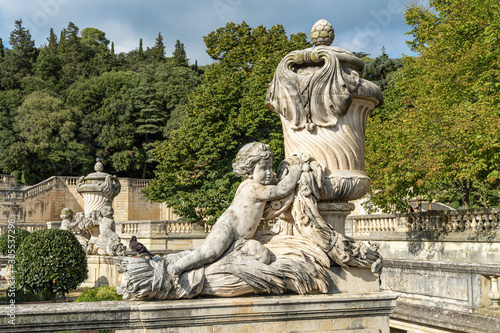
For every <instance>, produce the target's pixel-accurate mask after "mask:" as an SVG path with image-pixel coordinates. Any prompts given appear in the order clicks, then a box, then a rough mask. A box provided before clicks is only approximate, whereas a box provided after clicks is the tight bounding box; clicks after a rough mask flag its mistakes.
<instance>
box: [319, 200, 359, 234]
mask: <svg viewBox="0 0 500 333" xmlns="http://www.w3.org/2000/svg"><path fill="white" fill-rule="evenodd" d="M353 210H354V204H352V203H349V202H319V203H318V211H319V214H320V215H321V217H322V218H323V220H324V221H325V222H326V223H328V224H329V225H330V226H332V227H333V230H335V231H336V232H340V233H341V234H343V235H345V219H346V218H347V215H349V214H350V213H351V212H352V211H353Z"/></svg>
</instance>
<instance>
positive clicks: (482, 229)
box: [477, 212, 484, 232]
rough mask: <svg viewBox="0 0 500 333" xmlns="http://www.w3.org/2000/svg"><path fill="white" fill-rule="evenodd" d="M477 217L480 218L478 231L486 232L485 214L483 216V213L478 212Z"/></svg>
mask: <svg viewBox="0 0 500 333" xmlns="http://www.w3.org/2000/svg"><path fill="white" fill-rule="evenodd" d="M477 217H478V222H477V231H479V232H481V231H484V221H483V214H481V212H478V213H477Z"/></svg>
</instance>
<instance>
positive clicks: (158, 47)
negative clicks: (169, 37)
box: [151, 32, 165, 62]
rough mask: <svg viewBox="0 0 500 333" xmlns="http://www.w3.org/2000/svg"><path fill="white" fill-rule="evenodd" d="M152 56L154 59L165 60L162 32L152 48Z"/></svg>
mask: <svg viewBox="0 0 500 333" xmlns="http://www.w3.org/2000/svg"><path fill="white" fill-rule="evenodd" d="M151 58H152V60H153V61H160V62H162V61H165V45H164V44H163V36H162V35H161V32H159V33H158V37H156V44H155V46H153V48H152V49H151Z"/></svg>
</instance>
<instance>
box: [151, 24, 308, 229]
mask: <svg viewBox="0 0 500 333" xmlns="http://www.w3.org/2000/svg"><path fill="white" fill-rule="evenodd" d="M204 40H205V44H206V46H207V52H208V54H209V55H210V56H211V57H212V59H213V60H214V61H215V62H214V63H213V64H211V65H210V66H209V67H208V68H206V70H205V78H204V83H203V85H201V86H199V87H198V88H197V89H196V90H195V91H194V92H193V93H192V94H191V95H190V99H189V103H188V105H187V108H186V110H187V111H186V116H185V117H184V119H183V122H182V124H181V126H180V128H179V130H177V131H174V132H173V135H172V137H171V138H170V139H169V140H166V141H163V142H161V143H159V144H158V145H156V146H155V149H154V156H155V158H156V159H157V160H158V162H159V165H158V168H157V169H156V171H155V179H154V180H153V181H152V182H150V183H149V185H148V186H147V187H146V189H145V194H146V195H147V197H148V198H149V199H152V200H154V201H159V202H163V201H165V202H166V203H167V205H168V206H171V207H173V208H174V210H175V212H176V213H177V214H179V215H181V216H182V217H183V218H184V219H185V220H188V221H199V220H201V219H206V218H211V219H214V218H216V217H217V216H219V215H220V214H221V213H222V211H223V210H225V209H226V208H227V206H228V205H229V203H230V201H231V199H232V197H233V195H234V192H235V190H236V188H237V186H238V185H239V182H240V181H241V179H238V178H237V177H235V176H234V175H233V173H232V167H231V164H232V162H233V161H234V158H235V156H236V153H237V151H238V149H239V148H241V146H243V145H244V144H246V143H248V142H252V141H260V142H265V143H268V144H270V145H271V148H272V150H273V151H274V153H275V154H276V160H277V161H279V160H281V159H282V158H283V155H284V153H283V150H284V148H283V135H282V131H281V123H280V120H279V117H278V115H276V114H274V113H272V112H271V111H269V110H267V109H266V108H265V94H266V89H267V85H268V84H269V83H270V82H271V81H272V78H273V74H274V71H275V69H276V66H277V65H278V63H279V61H280V60H281V59H282V58H283V56H284V55H285V54H286V53H288V52H289V51H292V50H296V49H303V48H305V47H308V43H307V41H306V36H305V35H304V34H298V35H292V36H290V37H287V35H286V33H285V31H284V29H283V27H282V26H280V25H277V26H274V27H272V28H270V29H266V28H265V27H263V26H259V27H257V28H251V27H249V26H248V25H247V24H246V23H245V22H243V23H241V24H234V23H228V24H227V25H226V26H225V27H222V28H219V29H217V31H214V32H211V33H210V34H208V35H207V36H206V37H204Z"/></svg>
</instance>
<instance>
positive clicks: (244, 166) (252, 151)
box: [233, 142, 274, 178]
mask: <svg viewBox="0 0 500 333" xmlns="http://www.w3.org/2000/svg"><path fill="white" fill-rule="evenodd" d="M267 158H274V154H273V152H272V151H271V148H270V147H269V145H266V144H264V143H260V142H252V143H247V144H246V145H244V146H243V147H242V148H241V149H240V151H239V152H238V154H236V160H235V161H234V163H233V172H234V174H235V175H236V176H239V177H244V178H247V177H248V176H249V175H250V174H251V173H252V172H253V169H254V167H255V165H256V164H257V163H258V162H259V161H260V160H262V159H267Z"/></svg>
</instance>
